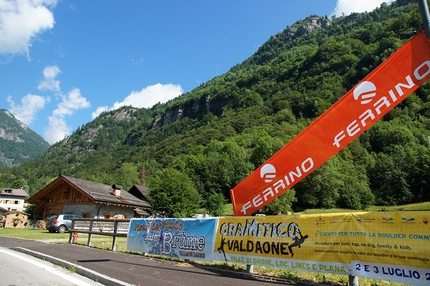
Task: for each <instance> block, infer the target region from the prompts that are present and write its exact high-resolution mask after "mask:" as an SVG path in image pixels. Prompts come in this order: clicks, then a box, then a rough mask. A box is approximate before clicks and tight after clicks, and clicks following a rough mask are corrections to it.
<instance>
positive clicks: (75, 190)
mask: <svg viewBox="0 0 430 286" xmlns="http://www.w3.org/2000/svg"><path fill="white" fill-rule="evenodd" d="M28 202H29V203H31V204H35V205H36V206H35V208H34V212H35V214H36V217H39V218H42V219H45V218H48V217H49V216H51V215H53V214H60V213H64V214H77V215H81V216H83V217H86V218H110V217H113V216H123V217H125V218H133V217H146V216H149V214H148V211H149V209H150V208H151V206H150V205H149V204H148V202H147V201H145V200H142V199H140V198H139V197H136V196H134V195H133V194H131V193H129V192H127V191H125V190H122V187H121V186H119V185H112V186H110V185H106V184H101V183H96V182H91V181H86V180H82V179H77V178H73V177H69V176H63V175H61V176H60V177H58V178H57V179H55V180H54V181H53V182H52V183H50V184H49V185H47V186H46V187H44V188H43V189H42V190H40V191H39V192H37V193H36V194H35V195H33V196H32V197H30V198H29V199H28Z"/></svg>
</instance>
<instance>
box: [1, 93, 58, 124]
mask: <svg viewBox="0 0 430 286" xmlns="http://www.w3.org/2000/svg"><path fill="white" fill-rule="evenodd" d="M7 101H8V102H9V105H10V109H9V111H10V112H11V113H12V114H13V115H14V116H15V118H16V119H18V120H19V121H21V122H22V123H24V124H25V125H30V124H31V123H32V122H33V121H34V119H35V118H36V114H37V113H38V112H39V110H41V109H43V108H44V107H45V105H46V104H47V103H48V102H49V101H50V99H49V97H47V98H44V97H42V96H39V95H34V94H27V95H26V96H24V97H23V98H21V105H18V106H17V105H15V102H14V101H13V100H12V97H11V96H8V97H7Z"/></svg>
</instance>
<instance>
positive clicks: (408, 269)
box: [214, 212, 430, 285]
mask: <svg viewBox="0 0 430 286" xmlns="http://www.w3.org/2000/svg"><path fill="white" fill-rule="evenodd" d="M429 219H430V213H429V212H391V213H384V212H373V213H367V212H360V213H350V214H321V215H303V216H284V215H279V216H265V217H262V216H252V217H250V216H248V217H222V218H220V220H219V223H218V227H217V230H216V241H215V248H214V252H215V253H214V259H215V260H219V261H228V262H233V263H243V264H249V265H260V266H268V267H275V268H284V269H290V270H299V271H311V272H328V273H336V274H351V275H354V276H364V277H369V278H375V279H381V280H390V281H397V282H400V283H406V284H412V285H429V284H430V283H429V281H430V260H429V259H430V224H429Z"/></svg>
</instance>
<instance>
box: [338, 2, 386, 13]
mask: <svg viewBox="0 0 430 286" xmlns="http://www.w3.org/2000/svg"><path fill="white" fill-rule="evenodd" d="M393 1H394V0H386V1H381V0H360V1H351V0H338V1H337V4H336V8H335V9H334V11H333V12H332V15H336V16H338V17H339V16H342V13H343V14H345V15H349V14H351V13H354V12H356V13H361V12H365V11H367V12H371V11H373V10H374V9H375V8H377V7H379V6H380V5H381V4H382V3H384V2H385V3H387V4H390V3H391V2H393Z"/></svg>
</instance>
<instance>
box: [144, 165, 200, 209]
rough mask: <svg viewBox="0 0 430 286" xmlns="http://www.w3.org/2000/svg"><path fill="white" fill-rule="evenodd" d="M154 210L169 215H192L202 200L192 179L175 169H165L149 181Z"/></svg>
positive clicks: (151, 202)
mask: <svg viewBox="0 0 430 286" xmlns="http://www.w3.org/2000/svg"><path fill="white" fill-rule="evenodd" d="M148 187H149V189H150V192H149V194H150V197H151V199H150V204H151V206H152V212H153V213H154V214H156V215H163V216H167V217H191V216H192V215H194V214H195V213H196V212H197V211H198V209H199V207H200V202H201V197H200V194H199V193H198V192H197V190H196V188H195V187H194V184H193V182H192V181H191V179H190V178H189V177H188V176H187V175H186V174H184V173H181V172H179V171H177V170H175V169H163V170H161V171H160V173H159V174H157V175H156V176H155V178H152V179H151V180H150V181H149V182H148Z"/></svg>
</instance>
